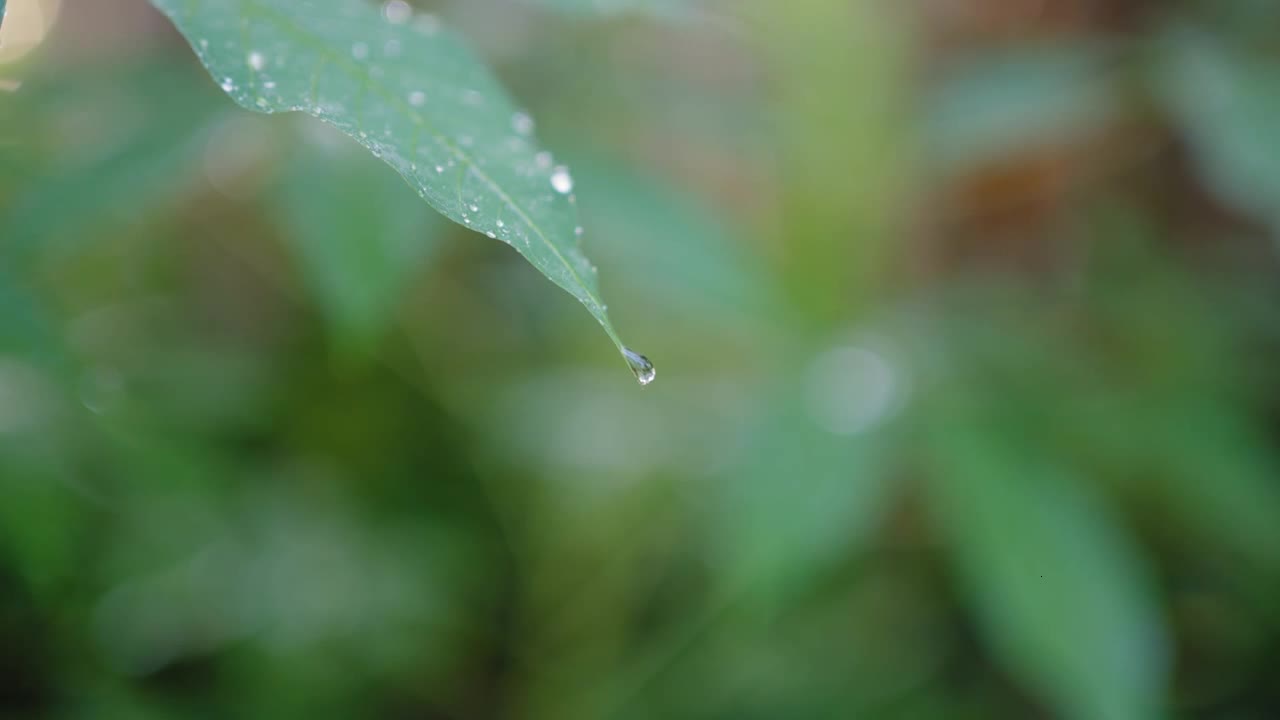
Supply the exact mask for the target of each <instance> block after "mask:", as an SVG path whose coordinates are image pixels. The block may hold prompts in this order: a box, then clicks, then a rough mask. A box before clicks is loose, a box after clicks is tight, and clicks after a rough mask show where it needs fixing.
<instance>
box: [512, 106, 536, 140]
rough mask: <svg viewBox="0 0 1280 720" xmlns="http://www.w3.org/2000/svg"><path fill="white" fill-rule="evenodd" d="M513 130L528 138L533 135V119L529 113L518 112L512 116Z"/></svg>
mask: <svg viewBox="0 0 1280 720" xmlns="http://www.w3.org/2000/svg"><path fill="white" fill-rule="evenodd" d="M511 129H513V130H515V131H516V132H517V133H518V134H520V135H524V136H525V137H528V136H529V135H532V134H533V118H532V117H529V113H525V112H518V113H516V114H515V115H512V116H511Z"/></svg>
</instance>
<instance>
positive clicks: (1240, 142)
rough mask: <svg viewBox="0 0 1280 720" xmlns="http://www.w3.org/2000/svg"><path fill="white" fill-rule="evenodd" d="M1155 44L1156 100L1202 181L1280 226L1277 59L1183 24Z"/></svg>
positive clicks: (1238, 205)
mask: <svg viewBox="0 0 1280 720" xmlns="http://www.w3.org/2000/svg"><path fill="white" fill-rule="evenodd" d="M1160 47H1161V50H1162V53H1161V55H1160V63H1159V66H1158V68H1157V81H1158V83H1159V86H1160V90H1161V91H1162V96H1163V99H1164V101H1165V103H1166V105H1167V106H1168V108H1169V110H1170V112H1171V113H1172V114H1173V116H1174V118H1175V120H1176V121H1177V122H1178V123H1179V124H1181V125H1182V127H1183V128H1184V129H1185V132H1186V133H1187V136H1188V137H1189V139H1190V142H1191V146H1192V148H1193V150H1194V152H1195V156H1196V160H1197V161H1198V164H1199V166H1200V170H1201V172H1202V173H1203V174H1204V176H1205V179H1206V180H1207V181H1208V183H1209V185H1210V187H1211V188H1212V189H1213V190H1214V191H1215V192H1216V193H1217V194H1218V196H1219V197H1220V198H1221V199H1222V200H1224V201H1226V202H1228V203H1231V204H1233V205H1234V206H1235V207H1236V208H1238V209H1239V210H1242V211H1244V212H1249V213H1252V214H1254V215H1255V216H1256V217H1258V218H1260V219H1262V220H1264V221H1266V222H1267V223H1269V224H1270V226H1271V228H1272V230H1273V231H1276V232H1280V211H1278V210H1277V208H1280V155H1277V153H1276V152H1275V148H1276V146H1277V143H1280V88H1277V86H1276V82H1275V78H1276V74H1277V73H1280V61H1276V60H1275V59H1274V58H1267V57H1266V56H1265V55H1263V54H1261V53H1257V54H1251V53H1249V52H1247V51H1246V50H1245V49H1244V48H1241V47H1238V46H1235V45H1233V44H1231V43H1228V42H1226V41H1224V40H1222V39H1220V38H1218V37H1215V36H1214V35H1212V34H1210V33H1207V32H1204V31H1202V30H1195V29H1192V28H1189V27H1180V28H1177V29H1175V30H1172V31H1170V32H1169V33H1168V34H1167V36H1166V37H1165V38H1164V42H1163V43H1162V44H1161V46H1160Z"/></svg>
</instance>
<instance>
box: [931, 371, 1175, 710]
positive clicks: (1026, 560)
mask: <svg viewBox="0 0 1280 720" xmlns="http://www.w3.org/2000/svg"><path fill="white" fill-rule="evenodd" d="M948 404H950V405H951V407H950V408H949V409H944V408H943V406H940V405H934V406H932V412H931V422H930V428H931V429H930V430H929V447H930V449H931V454H932V457H931V460H932V462H933V467H932V472H931V483H930V485H929V493H930V501H931V505H932V507H933V508H934V510H935V512H936V514H937V516H938V519H939V521H940V524H941V527H942V530H943V532H944V536H945V537H946V538H947V541H948V542H949V546H950V547H949V550H950V552H951V553H952V557H953V559H954V562H955V563H956V569H957V571H958V572H959V574H960V578H961V581H962V582H963V583H964V584H965V585H966V586H967V589H968V591H969V594H970V596H971V598H972V602H973V604H974V609H975V611H976V612H977V613H978V616H979V619H980V620H981V621H982V627H983V630H984V631H985V634H986V636H987V638H988V640H989V641H990V643H991V645H992V647H993V649H994V650H995V651H996V652H997V654H998V655H999V656H1000V657H1001V658H1002V659H1003V661H1004V662H1005V663H1006V664H1007V665H1008V666H1009V667H1010V669H1011V670H1012V671H1013V672H1015V673H1018V674H1021V675H1023V676H1024V677H1025V678H1026V680H1027V682H1028V683H1029V684H1030V685H1031V686H1033V687H1035V688H1037V689H1038V690H1039V692H1040V693H1041V694H1042V696H1043V697H1044V698H1045V699H1046V700H1047V701H1048V702H1049V703H1050V704H1051V705H1052V706H1054V707H1055V708H1056V709H1057V710H1058V712H1059V713H1061V714H1062V715H1064V716H1066V717H1072V718H1079V719H1080V720H1088V719H1098V720H1105V719H1113V720H1137V719H1139V718H1152V717H1158V716H1159V715H1160V710H1161V707H1160V706H1161V698H1162V697H1163V693H1164V683H1165V673H1166V669H1165V665H1166V661H1165V651H1166V642H1165V639H1164V634H1163V632H1162V630H1161V628H1160V626H1159V624H1158V622H1157V619H1156V618H1157V610H1156V606H1155V603H1154V601H1153V598H1152V594H1151V588H1150V586H1149V585H1148V580H1147V575H1148V573H1147V571H1146V568H1144V567H1143V565H1142V563H1141V561H1140V560H1139V556H1138V554H1137V552H1136V550H1135V549H1134V548H1133V547H1132V546H1131V544H1130V541H1129V540H1128V538H1126V537H1125V534H1124V533H1123V532H1122V531H1121V530H1120V528H1119V527H1118V526H1117V525H1115V524H1114V522H1113V520H1112V519H1111V518H1110V517H1109V514H1108V513H1106V512H1105V511H1104V509H1103V506H1102V505H1101V504H1100V501H1099V500H1098V499H1097V498H1096V497H1093V496H1092V494H1091V493H1089V492H1088V491H1087V490H1086V487H1085V486H1084V485H1083V484H1082V483H1080V482H1076V481H1074V480H1073V479H1071V478H1070V476H1069V475H1067V474H1066V471H1065V470H1064V469H1062V468H1060V467H1056V466H1054V465H1053V464H1052V462H1051V461H1050V460H1049V459H1047V458H1044V457H1040V456H1036V455H1034V454H1032V453H1033V452H1034V451H1031V450H1030V449H1029V448H1027V447H1026V446H1025V445H1023V446H1021V447H1020V446H1019V444H1018V443H1017V442H1016V441H1007V442H1006V441H1005V440H1003V438H1004V437H1007V436H1011V435H1015V434H1016V431H1015V430H1014V429H1013V427H1005V426H1003V425H1002V426H999V427H1001V428H1003V429H1004V432H999V431H997V430H995V429H994V428H993V427H992V426H991V425H989V424H988V423H989V421H990V420H989V418H987V417H985V416H984V415H983V414H981V413H972V412H969V409H970V408H971V407H972V406H966V405H965V404H964V400H963V396H961V397H956V396H951V397H950V398H949V402H948Z"/></svg>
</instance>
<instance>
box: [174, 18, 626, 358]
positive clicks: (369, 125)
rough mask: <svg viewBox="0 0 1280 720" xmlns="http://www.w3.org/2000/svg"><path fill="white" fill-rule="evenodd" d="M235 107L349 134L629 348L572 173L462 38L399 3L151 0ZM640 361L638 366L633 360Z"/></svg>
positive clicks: (435, 204) (450, 215) (437, 205)
mask: <svg viewBox="0 0 1280 720" xmlns="http://www.w3.org/2000/svg"><path fill="white" fill-rule="evenodd" d="M153 3H154V4H155V5H156V6H157V7H158V8H159V9H160V10H161V11H163V12H164V13H165V14H166V15H168V16H169V18H170V19H171V20H173V22H174V24H175V25H177V27H178V29H179V31H181V32H182V34H183V35H184V36H186V38H187V40H188V41H189V42H190V43H191V46H192V47H193V48H195V50H196V53H197V54H198V55H199V56H200V59H201V60H202V61H203V62H204V64H205V66H206V67H207V68H208V69H209V72H210V73H211V74H212V75H213V77H214V79H215V80H216V81H217V82H218V83H219V84H220V85H221V86H222V88H223V89H224V90H225V91H226V92H227V93H228V94H229V95H230V96H231V97H232V98H233V99H234V100H235V101H236V102H237V103H238V104H240V105H241V106H243V107H245V108H248V109H250V110H255V111H258V112H264V113H274V112H305V113H307V114H310V115H313V116H315V117H317V118H320V119H321V120H323V121H324V122H326V123H329V124H330V125H333V126H334V127H336V128H338V129H339V130H341V131H342V132H344V133H346V134H348V135H350V136H351V137H353V138H355V139H356V140H357V141H358V142H359V143H360V144H362V145H364V146H365V147H366V148H368V149H369V150H370V151H371V152H373V154H374V155H376V156H378V157H380V158H382V160H383V161H384V162H386V163H387V164H388V165H391V166H392V167H393V168H395V170H396V171H397V172H398V173H400V175H401V176H403V177H404V179H405V180H406V181H408V183H409V184H410V185H411V186H413V188H414V189H415V190H417V191H418V194H420V195H421V196H422V197H423V198H424V199H426V200H427V202H428V203H430V204H431V205H432V207H434V208H436V209H437V210H439V211H440V212H441V213H443V214H444V215H445V216H447V217H448V218H450V219H451V220H454V221H455V222H458V223H461V224H463V225H465V226H467V227H469V228H472V229H474V230H476V231H478V232H482V233H485V234H487V235H489V236H490V237H493V238H495V239H499V240H502V241H503V242H505V243H507V244H509V245H511V246H512V247H514V248H515V249H516V250H517V251H518V252H520V253H521V254H522V255H524V256H525V258H527V259H528V260H529V262H531V263H532V264H533V265H534V267H536V268H538V270H540V271H541V272H542V273H543V274H544V275H545V276H546V277H547V278H548V279H550V280H551V281H552V282H554V283H555V284H557V285H559V286H560V287H562V288H564V289H565V290H567V291H568V292H569V293H570V294H571V295H573V296H574V297H575V298H577V299H578V300H579V301H580V302H582V304H583V305H585V306H586V307H587V310H588V311H589V312H590V313H591V314H592V315H593V316H594V317H595V318H596V320H597V321H599V323H600V325H601V326H602V327H603V328H604V330H605V332H606V333H608V335H609V337H610V339H612V340H613V342H614V344H615V345H617V346H618V349H619V351H621V352H623V355H624V357H628V354H627V352H626V351H625V349H624V347H623V345H622V341H621V339H620V338H619V337H618V334H617V332H616V331H615V330H614V329H613V326H612V324H611V323H610V322H609V318H608V315H607V314H606V308H605V305H604V303H603V302H602V301H601V300H600V294H599V290H598V287H597V282H596V277H595V268H594V267H593V266H592V265H591V263H590V262H589V261H588V260H587V258H586V256H585V255H584V254H583V253H582V250H581V248H580V246H579V241H578V236H579V235H580V231H579V230H578V227H579V225H578V213H577V209H576V207H575V206H574V204H575V199H574V196H573V194H572V178H571V177H570V175H569V172H568V170H567V169H566V168H564V167H563V166H557V165H556V163H555V161H554V160H553V159H552V156H551V155H550V153H547V152H544V151H541V149H540V148H539V146H538V145H537V142H536V141H535V139H534V138H533V137H532V120H531V119H530V118H529V117H528V116H527V115H525V114H523V113H522V112H519V111H518V110H517V108H516V107H515V106H514V105H513V104H512V102H511V100H510V99H508V97H507V94H506V92H505V91H504V90H503V88H502V87H501V86H500V85H499V84H498V82H497V80H496V79H495V78H494V77H493V75H492V74H491V73H490V72H489V71H488V70H487V69H486V68H485V66H484V65H483V64H482V63H481V62H480V61H479V60H478V59H477V58H476V57H475V56H474V55H473V54H472V53H471V52H470V50H468V48H467V47H466V46H465V45H464V43H463V42H462V41H461V39H460V38H458V37H457V36H456V35H454V34H453V33H452V32H449V31H448V30H446V29H443V28H441V27H439V23H438V22H437V21H436V20H435V18H434V17H432V16H430V15H419V16H417V17H412V10H411V8H410V7H409V5H408V4H407V3H405V2H402V1H401V0H395V1H393V2H389V3H387V5H386V6H385V7H384V8H383V9H382V11H381V12H379V10H378V9H377V8H376V7H374V6H372V5H370V4H368V3H365V2H362V1H360V0H334V1H333V2H304V1H300V0H153ZM628 362H629V364H632V366H633V370H635V363H634V362H632V360H631V359H630V358H628Z"/></svg>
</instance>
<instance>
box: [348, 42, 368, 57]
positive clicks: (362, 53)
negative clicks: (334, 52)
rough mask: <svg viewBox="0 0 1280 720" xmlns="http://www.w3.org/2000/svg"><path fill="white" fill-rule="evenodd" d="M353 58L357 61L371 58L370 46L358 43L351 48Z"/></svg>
mask: <svg viewBox="0 0 1280 720" xmlns="http://www.w3.org/2000/svg"><path fill="white" fill-rule="evenodd" d="M351 57H353V58H355V59H357V60H364V59H365V58H367V57H369V45H368V44H367V43H362V42H358V43H356V44H355V45H352V46H351Z"/></svg>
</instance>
